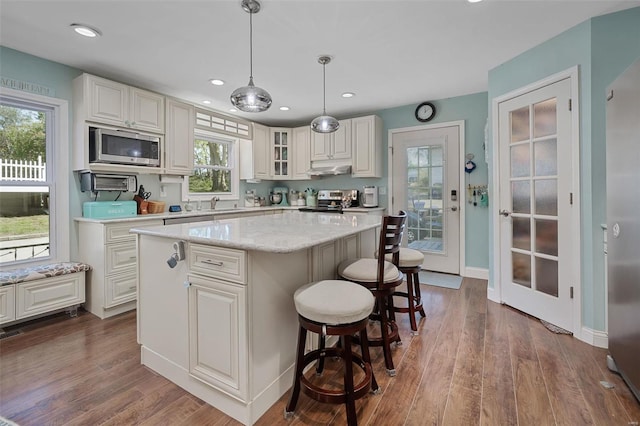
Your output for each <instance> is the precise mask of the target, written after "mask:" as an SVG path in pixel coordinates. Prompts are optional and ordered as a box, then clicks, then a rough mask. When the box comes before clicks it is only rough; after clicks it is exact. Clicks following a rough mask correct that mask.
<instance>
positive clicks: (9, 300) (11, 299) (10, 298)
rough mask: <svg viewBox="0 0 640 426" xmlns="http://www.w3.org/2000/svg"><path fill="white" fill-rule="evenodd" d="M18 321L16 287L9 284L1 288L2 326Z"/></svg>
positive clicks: (0, 315)
mask: <svg viewBox="0 0 640 426" xmlns="http://www.w3.org/2000/svg"><path fill="white" fill-rule="evenodd" d="M15 319H16V285H15V284H7V285H3V286H2V287H0V324H4V323H7V322H12V321H14V320H15Z"/></svg>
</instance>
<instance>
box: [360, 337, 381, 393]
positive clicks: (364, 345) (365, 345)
mask: <svg viewBox="0 0 640 426" xmlns="http://www.w3.org/2000/svg"><path fill="white" fill-rule="evenodd" d="M360 350H361V351H362V360H363V361H364V362H366V363H367V364H369V365H371V354H370V353H369V337H367V329H366V328H363V329H362V330H360ZM371 392H372V393H374V394H378V393H380V386H378V382H377V381H376V375H375V374H374V373H373V366H372V367H371Z"/></svg>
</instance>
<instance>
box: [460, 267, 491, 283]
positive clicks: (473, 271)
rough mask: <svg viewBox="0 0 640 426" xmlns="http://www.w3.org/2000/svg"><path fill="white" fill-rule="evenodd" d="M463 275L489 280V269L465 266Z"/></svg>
mask: <svg viewBox="0 0 640 426" xmlns="http://www.w3.org/2000/svg"><path fill="white" fill-rule="evenodd" d="M462 276H463V277H469V278H477V279H479V280H487V281H488V280H489V270H488V269H485V268H473V267H468V266H467V267H465V268H464V271H463V273H462Z"/></svg>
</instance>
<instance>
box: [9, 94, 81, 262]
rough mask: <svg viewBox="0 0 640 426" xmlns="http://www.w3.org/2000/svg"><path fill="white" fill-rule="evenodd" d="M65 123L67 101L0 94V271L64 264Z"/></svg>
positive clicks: (66, 233) (66, 228)
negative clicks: (29, 265) (23, 265)
mask: <svg viewBox="0 0 640 426" xmlns="http://www.w3.org/2000/svg"><path fill="white" fill-rule="evenodd" d="M67 120H68V118H67V103H66V101H63V100H58V99H53V98H46V97H43V96H39V95H32V94H29V93H23V92H18V91H14V90H8V89H3V90H2V92H0V266H7V265H13V264H21V263H43V262H51V261H52V260H53V261H60V260H68V257H69V214H68V192H69V188H68V177H67V176H66V174H64V173H63V172H64V171H65V170H67V164H68V158H67V156H68V148H67V146H68V140H67V139H65V138H64V137H68V136H67V135H68V133H67V127H66V125H67V123H68V121H67ZM63 123H64V125H63ZM63 136H64V137H63ZM56 182H58V184H56ZM61 203H62V204H61Z"/></svg>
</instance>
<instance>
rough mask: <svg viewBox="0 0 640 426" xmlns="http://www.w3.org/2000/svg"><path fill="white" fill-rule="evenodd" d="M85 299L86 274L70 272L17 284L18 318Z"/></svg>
mask: <svg viewBox="0 0 640 426" xmlns="http://www.w3.org/2000/svg"><path fill="white" fill-rule="evenodd" d="M83 301H84V274H68V275H61V276H59V277H51V278H46V279H42V280H36V281H27V282H23V283H19V284H16V319H22V318H27V317H31V316H34V315H38V314H42V313H45V312H51V311H54V310H56V309H60V308H64V307H67V306H70V305H73V304H76V303H82V302H83Z"/></svg>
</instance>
